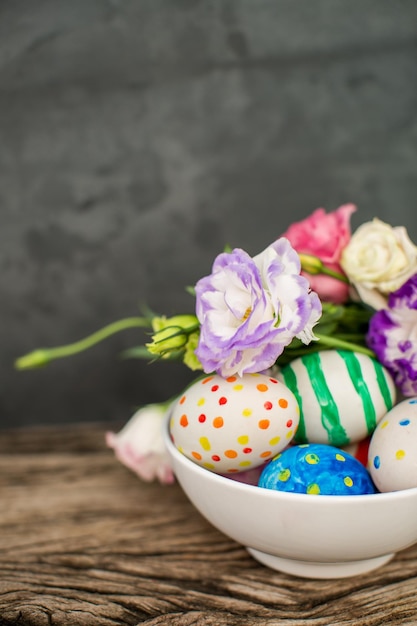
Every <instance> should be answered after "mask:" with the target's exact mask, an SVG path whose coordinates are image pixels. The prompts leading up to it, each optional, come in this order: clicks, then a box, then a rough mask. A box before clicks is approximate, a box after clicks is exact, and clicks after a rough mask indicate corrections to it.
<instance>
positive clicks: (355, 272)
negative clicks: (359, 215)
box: [340, 218, 417, 309]
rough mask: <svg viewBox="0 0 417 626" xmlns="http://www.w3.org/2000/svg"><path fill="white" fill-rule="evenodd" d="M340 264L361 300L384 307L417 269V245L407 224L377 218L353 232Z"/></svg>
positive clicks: (374, 306)
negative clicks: (386, 221)
mask: <svg viewBox="0 0 417 626" xmlns="http://www.w3.org/2000/svg"><path fill="white" fill-rule="evenodd" d="M340 264H341V266H342V268H343V271H344V272H345V274H346V275H347V277H348V278H349V280H350V282H351V283H352V284H353V285H354V287H355V288H356V290H357V292H358V294H359V297H360V298H361V300H362V301H363V302H365V303H366V304H369V305H370V306H372V307H373V308H374V309H382V308H384V307H385V306H386V303H387V296H388V295H389V294H390V293H391V292H392V291H395V290H396V289H398V288H399V287H401V285H403V284H404V283H405V282H406V281H407V280H408V279H409V278H410V276H413V275H414V274H416V273H417V247H416V246H415V245H414V244H413V243H412V241H411V240H410V238H409V237H408V234H407V231H406V229H405V228H404V227H403V226H397V227H392V226H390V225H389V224H386V223H385V222H382V221H381V220H379V219H377V218H374V219H373V220H372V222H366V223H365V224H362V226H359V228H358V229H357V230H356V232H355V233H354V234H353V235H352V238H351V240H350V242H349V243H348V245H347V246H346V247H345V249H344V250H343V252H342V257H341V262H340Z"/></svg>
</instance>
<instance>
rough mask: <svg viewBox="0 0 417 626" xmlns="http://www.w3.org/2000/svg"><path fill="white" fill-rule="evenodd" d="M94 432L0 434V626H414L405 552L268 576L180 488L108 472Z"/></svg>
mask: <svg viewBox="0 0 417 626" xmlns="http://www.w3.org/2000/svg"><path fill="white" fill-rule="evenodd" d="M104 432H105V427H103V426H102V425H99V424H97V425H88V426H80V427H78V426H72V427H62V428H43V429H33V430H29V429H28V430H22V431H20V432H18V431H14V432H13V431H8V432H3V433H0V440H1V444H0V450H1V453H0V494H1V495H0V497H1V509H0V626H10V625H11V624H13V625H16V624H17V625H21V626H29V625H30V626H44V625H48V626H51V625H53V626H61V625H64V624H65V625H68V624H71V625H74V626H78V625H80V626H84V625H88V626H115V625H118V626H121V625H122V626H124V625H136V624H146V625H147V626H162V625H164V626H165V625H167V626H191V625H201V626H222V625H225V624H227V625H229V626H234V625H236V626H261V625H266V626H276V625H281V624H286V625H287V626H308V625H309V624H311V623H314V625H315V626H328V625H335V624H339V625H341V626H353V625H355V626H357V625H358V624H363V625H366V626H377V625H380V624H385V623H389V624H394V625H395V624H404V625H407V624H409V625H410V626H411V625H412V624H413V625H415V624H416V623H417V593H416V592H417V547H416V546H414V547H413V548H411V549H409V550H405V551H404V552H402V553H401V554H399V555H397V556H396V558H395V559H394V560H393V561H391V562H390V563H388V564H387V565H386V566H384V567H383V568H381V569H379V570H376V571H375V572H371V573H369V574H366V575H363V576H357V577H355V578H348V579H342V580H335V581H331V580H330V581H320V580H318V581H316V580H302V579H298V578H296V577H291V576H287V575H285V574H280V573H278V572H273V571H271V570H268V569H267V568H264V567H262V566H261V565H259V564H258V563H257V562H256V561H254V560H253V559H252V558H251V557H250V556H249V555H248V554H247V552H246V551H245V549H244V548H242V547H241V546H239V545H238V544H236V543H235V542H233V541H231V540H230V539H228V538H227V537H225V536H223V535H222V534H221V533H219V532H218V531H217V530H216V529H214V528H213V527H212V526H211V525H210V524H208V522H206V521H205V520H204V519H203V518H202V517H201V516H200V515H199V514H198V513H197V511H196V510H195V509H194V508H193V507H192V505H191V504H190V503H189V502H188V500H187V499H186V497H185V496H184V494H183V493H182V491H181V489H180V487H179V486H178V485H174V486H170V487H167V486H161V485H159V484H157V483H153V484H145V483H143V482H141V481H139V480H138V479H137V478H136V477H135V476H134V475H133V474H132V473H130V472H129V471H128V470H127V469H125V468H124V467H122V466H121V465H120V464H119V463H117V462H116V461H115V459H114V457H113V454H112V452H111V451H109V450H107V449H106V448H105V444H104ZM381 523H383V520H381ZM387 532H390V529H387ZM392 532H395V529H393V530H392Z"/></svg>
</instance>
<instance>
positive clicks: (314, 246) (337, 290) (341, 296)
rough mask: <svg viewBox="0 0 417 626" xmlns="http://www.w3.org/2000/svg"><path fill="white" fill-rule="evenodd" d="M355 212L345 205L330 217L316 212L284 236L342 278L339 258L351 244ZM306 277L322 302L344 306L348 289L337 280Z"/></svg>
mask: <svg viewBox="0 0 417 626" xmlns="http://www.w3.org/2000/svg"><path fill="white" fill-rule="evenodd" d="M355 211H356V206H355V205H354V204H343V205H342V206H340V207H339V208H338V209H336V210H335V211H332V212H331V213H326V211H325V210H324V209H316V210H315V211H314V212H313V213H312V214H311V215H310V216H309V217H307V218H306V219H304V220H301V221H300V222H295V223H294V224H291V226H290V227H289V228H288V230H287V232H286V233H284V235H283V236H284V237H287V239H289V240H290V242H291V244H292V246H293V248H294V249H295V250H296V251H297V252H298V253H300V254H301V253H304V254H311V255H314V256H316V257H318V258H319V259H320V260H321V261H322V262H323V263H324V265H326V266H327V267H328V268H330V269H331V270H334V271H336V272H340V273H341V274H343V270H342V268H341V266H340V257H341V255H342V252H343V249H344V248H345V246H347V244H348V243H349V241H350V237H351V230H350V216H351V215H352V213H354V212H355ZM306 275H307V274H306ZM307 277H308V279H309V281H310V285H311V288H312V289H313V290H314V291H316V292H317V293H318V294H319V296H320V298H321V300H324V301H328V302H335V303H337V304H341V303H342V302H345V301H346V300H347V299H348V297H349V286H348V285H347V284H345V283H343V282H341V281H339V280H337V279H336V278H332V277H330V276H324V275H322V274H318V275H314V276H313V275H310V274H308V275H307Z"/></svg>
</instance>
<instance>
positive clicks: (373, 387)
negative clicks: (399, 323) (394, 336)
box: [278, 350, 395, 446]
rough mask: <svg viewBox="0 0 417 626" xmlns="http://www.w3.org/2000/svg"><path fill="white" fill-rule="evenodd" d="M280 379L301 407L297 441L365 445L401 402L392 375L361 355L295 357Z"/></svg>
mask: <svg viewBox="0 0 417 626" xmlns="http://www.w3.org/2000/svg"><path fill="white" fill-rule="evenodd" d="M278 378H279V379H280V380H281V381H282V382H284V383H285V384H286V386H287V387H288V388H289V389H290V390H291V391H292V392H293V394H294V395H295V397H296V399H297V401H298V404H299V408H300V422H299V425H298V429H297V433H296V435H295V438H294V441H295V442H296V443H328V444H330V445H333V446H343V445H346V444H349V443H355V442H358V441H361V440H362V439H364V438H365V437H367V436H368V435H370V434H371V433H372V432H373V431H374V430H375V428H376V426H377V424H378V422H379V421H380V420H381V419H382V417H383V416H384V415H385V414H386V413H387V412H388V411H389V410H390V409H391V408H392V407H393V405H394V403H395V386H394V383H393V380H392V378H391V376H390V374H389V372H388V371H387V370H386V369H385V368H384V367H383V366H382V365H381V364H380V363H379V362H378V361H377V360H375V359H373V358H371V357H369V356H367V355H365V354H361V353H358V352H349V351H346V350H326V351H322V352H314V353H311V354H308V355H305V356H303V357H300V358H298V359H294V361H292V362H291V363H290V364H289V365H286V366H285V367H283V368H282V370H281V372H280V374H279V376H278Z"/></svg>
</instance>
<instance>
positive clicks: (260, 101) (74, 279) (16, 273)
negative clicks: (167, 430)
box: [0, 0, 417, 427]
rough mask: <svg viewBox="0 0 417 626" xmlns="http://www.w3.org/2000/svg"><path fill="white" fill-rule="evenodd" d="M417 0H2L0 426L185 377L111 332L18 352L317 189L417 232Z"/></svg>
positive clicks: (91, 317)
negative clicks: (44, 351)
mask: <svg viewBox="0 0 417 626" xmlns="http://www.w3.org/2000/svg"><path fill="white" fill-rule="evenodd" d="M416 24H417V3H416V2H415V0H396V1H393V0H388V1H387V0H353V1H352V0H351V1H350V2H346V1H345V0H316V1H315V2H312V0H298V1H297V2H294V1H293V0H256V1H254V0H223V1H220V0H217V1H216V0H213V1H211V0H205V1H204V0H200V1H199V0H71V2H68V1H67V0H37V1H36V2H34V1H33V0H2V2H1V3H0V217H1V230H0V266H1V280H0V289H1V294H0V316H1V321H0V345H1V352H0V424H1V426H3V427H4V426H11V425H16V426H20V425H25V424H29V423H49V422H64V421H76V420H78V421H90V420H122V421H123V420H127V419H128V418H129V417H130V415H131V413H132V411H133V410H134V408H135V407H136V406H137V405H140V404H143V403H145V402H153V401H160V400H164V399H166V398H167V397H169V396H170V395H171V394H174V393H176V392H179V391H180V390H181V387H182V386H183V385H185V383H186V382H187V381H188V380H189V379H190V375H189V373H188V371H185V368H183V367H182V366H181V365H179V364H176V363H174V364H169V365H168V364H166V365H148V364H146V363H144V362H141V361H121V360H120V359H119V358H118V354H119V353H120V351H121V350H122V349H124V348H126V347H130V346H132V345H136V344H140V343H142V342H143V341H144V339H145V337H144V336H143V334H142V333H141V332H139V331H128V332H126V333H124V334H121V335H118V336H116V337H114V338H113V339H111V340H108V341H107V342H105V343H103V344H101V345H100V346H98V347H97V348H95V349H93V350H91V351H90V352H87V353H85V354H83V355H82V356H79V357H76V358H72V359H68V360H65V361H59V362H56V363H54V364H52V365H51V366H49V367H48V368H45V369H41V370H38V371H31V372H16V371H15V370H14V369H13V362H14V359H15V358H16V357H17V356H19V355H21V354H23V353H26V352H28V351H30V350H32V349H34V348H37V347H43V346H53V345H56V344H62V343H68V342H72V341H75V340H76V339H79V338H80V337H82V336H84V335H87V334H89V333H90V332H92V331H93V330H95V329H96V328H98V327H100V326H101V325H105V324H107V323H109V322H111V321H113V320H114V319H118V318H120V317H125V316H129V315H135V314H137V313H138V312H139V309H140V307H141V306H142V305H144V304H147V305H149V306H150V307H151V308H152V309H153V310H155V311H157V312H160V313H166V314H174V313H180V312H188V311H192V310H193V305H194V302H193V300H192V298H191V297H190V296H189V295H187V294H186V292H185V290H184V287H185V285H190V284H193V283H195V281H196V280H197V279H198V278H200V276H202V275H204V274H206V273H208V272H209V270H210V267H211V263H212V261H213V258H214V256H215V255H216V254H217V253H218V252H220V251H221V250H222V249H223V247H224V245H225V244H226V243H228V244H230V245H232V246H239V247H243V248H245V249H246V250H247V251H248V252H250V253H252V254H255V253H257V252H259V251H260V250H261V249H263V248H264V247H265V246H266V245H268V244H269V243H270V242H271V241H272V240H273V239H275V238H276V237H278V236H279V235H280V234H281V233H282V232H283V231H284V230H285V229H286V228H287V226H288V225H289V224H290V222H292V221H294V220H298V219H302V218H304V217H306V216H307V215H308V214H309V213H310V212H311V211H313V210H314V209H315V208H317V207H320V206H323V207H325V208H326V209H327V210H333V209H335V208H337V207H338V206H339V205H340V204H342V203H345V202H354V203H356V204H357V205H358V207H359V210H358V213H357V214H356V215H355V216H354V219H353V226H354V228H355V227H356V226H358V225H359V224H360V223H361V222H363V221H367V220H369V219H371V218H372V217H374V216H378V217H380V218H381V219H383V220H385V221H387V222H389V223H391V224H393V225H398V224H405V225H406V226H407V228H408V231H409V234H410V236H411V237H412V238H413V239H414V241H416V242H417V217H416V206H417V176H416V174H417V167H416V163H417V160H416V159H417V76H416V61H417V26H416Z"/></svg>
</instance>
